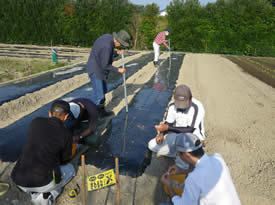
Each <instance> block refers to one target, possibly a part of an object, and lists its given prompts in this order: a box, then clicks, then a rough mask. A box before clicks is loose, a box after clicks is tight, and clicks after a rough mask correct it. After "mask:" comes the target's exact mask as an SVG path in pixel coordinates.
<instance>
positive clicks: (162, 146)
mask: <svg viewBox="0 0 275 205" xmlns="http://www.w3.org/2000/svg"><path fill="white" fill-rule="evenodd" d="M204 115H205V110H204V107H203V105H202V104H201V102H200V101H198V100H196V99H195V98H193V97H192V93H191V90H190V88H189V87H187V86H186V85H179V86H177V87H176V89H175V93H174V103H171V104H170V105H169V107H168V112H167V117H166V120H165V123H164V124H159V125H156V126H155V128H156V130H157V131H159V132H160V134H159V135H158V136H157V137H156V138H154V139H152V140H150V141H149V143H148V148H149V149H150V150H152V151H153V152H156V153H157V155H163V156H167V157H173V158H174V157H176V164H177V166H179V167H180V168H182V169H187V170H188V169H189V168H190V167H189V165H188V164H186V163H182V161H181V160H179V157H178V156H177V152H176V147H175V140H176V137H177V135H179V134H181V133H194V134H196V135H197V136H199V139H200V140H202V141H203V140H205V135H204V125H203V119H204Z"/></svg>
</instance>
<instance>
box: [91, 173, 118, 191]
mask: <svg viewBox="0 0 275 205" xmlns="http://www.w3.org/2000/svg"><path fill="white" fill-rule="evenodd" d="M115 183H116V179H115V174H114V170H113V169H111V170H108V171H106V172H103V173H100V174H96V175H93V176H89V177H88V178H87V184H88V191H94V190H97V189H102V188H104V187H107V186H110V185H113V184H115Z"/></svg>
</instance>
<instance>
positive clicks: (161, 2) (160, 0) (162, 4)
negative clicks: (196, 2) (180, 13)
mask: <svg viewBox="0 0 275 205" xmlns="http://www.w3.org/2000/svg"><path fill="white" fill-rule="evenodd" d="M215 1H216V0H200V2H201V4H202V5H206V4H207V3H208V2H215ZM130 2H132V3H134V4H138V5H146V4H152V3H155V4H157V5H158V6H159V8H160V10H162V9H165V8H166V6H167V5H168V4H169V3H170V2H171V0H130Z"/></svg>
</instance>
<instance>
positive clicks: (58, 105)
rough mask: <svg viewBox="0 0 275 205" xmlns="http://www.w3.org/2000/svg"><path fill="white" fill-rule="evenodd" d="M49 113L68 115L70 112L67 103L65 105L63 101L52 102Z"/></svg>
mask: <svg viewBox="0 0 275 205" xmlns="http://www.w3.org/2000/svg"><path fill="white" fill-rule="evenodd" d="M51 112H63V113H69V112H70V106H69V103H67V102H66V101H64V100H56V101H54V102H53V104H52V106H51Z"/></svg>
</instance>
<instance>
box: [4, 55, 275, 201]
mask: <svg viewBox="0 0 275 205" xmlns="http://www.w3.org/2000/svg"><path fill="white" fill-rule="evenodd" d="M136 56H137V55H135V56H131V57H132V58H135V57H136ZM131 57H129V58H131ZM167 57H168V54H167V53H164V54H163V55H162V56H161V58H167ZM156 70H157V69H156V68H155V67H154V66H153V64H152V63H149V64H147V65H146V66H144V67H143V68H142V69H141V70H139V71H138V72H136V73H135V74H134V75H132V76H131V77H130V78H128V79H127V84H129V85H130V84H131V85H133V86H132V87H129V88H128V89H129V93H131V95H129V96H128V102H131V100H133V97H134V96H135V94H136V93H137V92H138V91H139V89H142V86H143V84H144V83H146V82H147V81H148V80H149V79H150V78H151V77H152V76H153V75H154V73H155V72H156ZM78 78H79V79H73V80H75V81H76V82H79V83H85V82H87V81H88V78H87V76H86V75H84V74H83V75H80V76H79V77H78ZM69 80H70V79H68V80H66V81H65V82H66V83H65V82H64V83H62V82H60V84H59V83H57V84H56V85H55V86H56V87H55V88H54V89H53V90H62V91H61V92H62V93H63V92H66V91H69V89H75V88H71V86H72V85H73V84H76V83H71V84H70V83H69ZM179 84H186V85H188V86H189V87H190V88H191V90H192V92H193V96H194V97H195V98H197V99H198V100H200V101H201V102H202V103H203V105H204V107H205V110H206V117H205V128H206V137H207V140H206V152H207V153H208V154H212V153H220V154H221V155H222V156H223V157H224V159H225V161H226V162H227V165H228V167H229V169H230V171H231V175H232V178H233V182H234V184H235V186H236V189H237V192H238V194H239V197H240V199H241V201H242V204H243V205H258V204H261V205H271V204H275V177H274V173H275V160H274V159H275V152H274V147H275V137H274V136H275V128H274V122H275V95H274V94H275V92H274V88H272V87H271V86H269V85H267V84H265V83H263V82H261V81H260V80H258V79H257V78H255V77H253V76H251V75H249V74H247V73H245V72H243V71H242V69H241V68H240V67H238V66H237V65H236V64H234V63H232V62H231V61H230V60H228V59H226V58H223V57H221V56H219V55H208V54H186V56H185V58H184V61H183V64H182V67H181V70H180V73H179V76H178V80H177V85H179ZM67 85H69V86H67ZM44 89H45V91H44V90H43V89H42V90H41V91H37V92H38V93H40V92H41V94H40V95H39V94H38V93H32V94H29V95H27V96H24V97H25V99H23V98H22V99H21V100H20V101H18V102H17V103H14V104H13V103H12V102H10V103H7V104H6V105H5V104H3V105H2V106H1V107H0V116H1V126H2V127H4V126H7V125H8V124H11V123H12V122H14V121H15V120H18V119H19V118H20V117H23V115H26V114H28V113H30V112H32V110H35V109H37V108H38V107H39V106H41V105H43V104H46V103H48V102H50V101H51V100H53V97H49V93H51V92H52V91H53V90H51V88H50V87H47V88H44ZM44 92H45V93H44ZM37 96H39V97H37ZM40 98H41V99H40ZM18 100H19V99H18ZM33 100H34V102H37V104H38V105H37V106H34V103H33ZM19 103H20V104H19ZM19 105H20V106H19ZM27 107H31V108H30V110H27ZM107 108H108V109H112V110H113V111H114V112H115V113H116V114H117V113H118V112H119V111H120V110H121V109H123V108H124V98H123V87H122V86H119V87H118V88H116V89H115V90H113V91H112V92H110V93H108V94H107ZM17 109H19V110H17ZM15 110H17V111H16V112H15ZM22 112H25V113H24V114H21V113H22ZM19 113H20V114H19ZM2 116H5V117H2ZM12 117H13V118H12ZM171 163H172V161H171V160H169V159H167V158H164V157H159V158H157V157H155V156H154V157H153V159H152V161H151V164H150V165H149V166H148V167H147V169H146V170H145V173H144V174H143V175H142V176H140V177H137V178H132V177H129V176H120V192H121V195H120V198H121V204H122V205H129V204H143V205H152V204H158V203H159V202H161V201H162V202H164V201H169V198H168V197H166V195H165V194H164V192H163V188H162V186H161V184H160V182H159V177H160V176H161V175H162V174H163V173H164V172H165V171H166V170H167V168H168V166H169V164H171ZM76 164H77V163H76ZM13 166H14V163H8V162H0V180H1V181H5V182H8V183H10V185H11V190H10V191H9V192H8V193H7V194H5V195H4V196H1V201H0V204H8V205H9V204H13V205H16V204H18V205H19V204H20V205H21V204H22V205H25V204H30V201H29V197H28V196H27V195H26V194H25V193H22V192H19V191H18V190H17V189H16V188H15V185H14V184H13V183H12V181H11V179H10V173H11V170H12V168H13ZM81 171H82V170H81V167H79V166H78V172H77V176H76V177H75V178H73V180H72V181H71V182H70V183H69V184H68V185H67V186H66V187H65V189H64V193H63V194H62V195H61V196H60V197H59V198H58V200H57V201H56V203H55V204H57V205H65V204H75V205H77V204H82V198H81V197H82V191H83V189H82V175H81ZM85 172H86V175H93V174H97V173H100V172H102V171H101V170H99V169H97V168H96V167H94V166H92V165H87V166H86V168H85ZM76 184H79V185H80V187H81V191H80V194H79V195H78V196H77V197H76V198H73V199H72V198H69V196H68V194H67V193H68V191H69V190H71V189H72V188H75V187H76ZM107 198H108V200H106V199H107ZM86 204H98V205H101V204H102V205H103V204H116V186H112V187H110V188H105V189H102V190H99V191H95V192H92V193H90V192H89V193H88V194H87V203H86Z"/></svg>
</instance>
